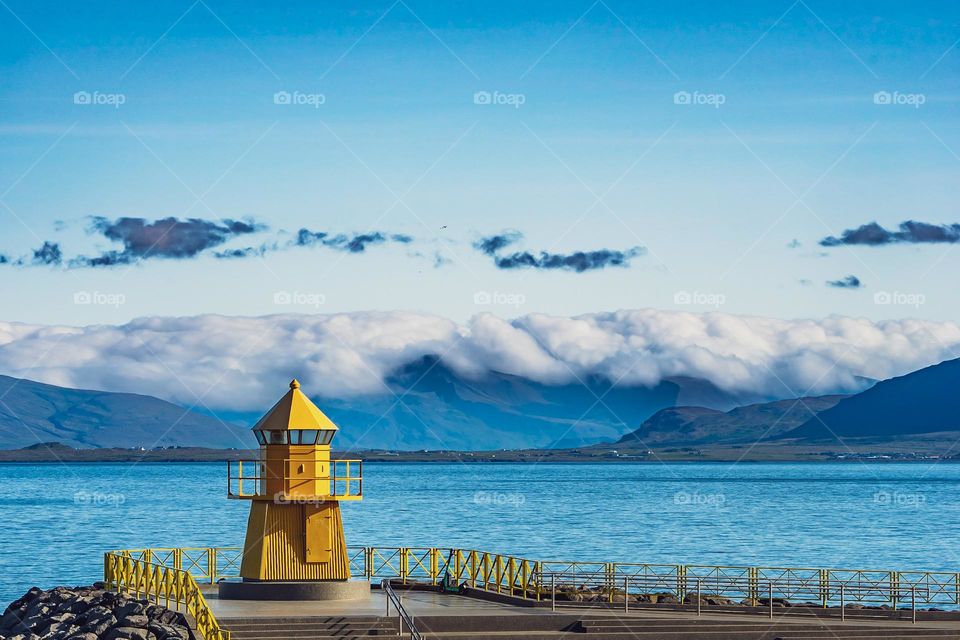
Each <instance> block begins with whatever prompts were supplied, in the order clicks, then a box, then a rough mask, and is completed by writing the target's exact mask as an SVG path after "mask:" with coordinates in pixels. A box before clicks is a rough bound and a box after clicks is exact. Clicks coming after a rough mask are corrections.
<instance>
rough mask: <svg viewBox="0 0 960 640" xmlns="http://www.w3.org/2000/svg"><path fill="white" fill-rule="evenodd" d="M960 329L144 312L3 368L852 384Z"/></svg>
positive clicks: (366, 380)
mask: <svg viewBox="0 0 960 640" xmlns="http://www.w3.org/2000/svg"><path fill="white" fill-rule="evenodd" d="M958 349H960V326H958V325H957V324H955V323H952V322H932V321H924V320H896V321H893V320H891V321H886V322H879V323H874V322H870V321H868V320H865V319H861V318H847V317H840V316H831V317H829V318H825V319H821V320H778V319H770V318H760V317H752V316H735V315H730V314H725V313H704V314H696V313H685V312H673V311H657V310H649V309H648V310H633V311H617V312H610V313H595V314H588V315H583V316H577V317H572V318H570V317H558V316H549V315H544V314H531V315H527V316H523V317H520V318H517V319H515V320H512V321H509V320H503V319H500V318H498V317H495V316H493V315H489V314H481V315H478V316H475V317H474V318H472V319H471V320H470V321H469V322H467V323H465V324H458V323H455V322H452V321H450V320H447V319H445V318H442V317H439V316H433V315H427V314H416V313H407V312H358V313H344V314H332V315H275V316H264V317H257V318H246V317H225V316H217V315H205V316H196V317H187V318H143V319H138V320H135V321H133V322H130V323H128V324H125V325H120V326H111V325H96V326H90V327H80V328H78V327H63V326H38V325H28V324H20V323H0V373H4V374H7V375H12V376H17V377H24V378H30V379H33V380H38V381H41V382H48V383H51V384H57V385H62V386H67V387H79V388H94V389H105V390H110V391H130V392H139V393H146V394H150V395H156V396H159V397H162V398H165V399H168V400H172V401H174V402H177V403H179V404H182V405H185V406H193V405H195V404H198V406H207V407H209V408H211V409H215V410H235V411H257V410H262V409H265V408H267V407H268V406H270V404H271V403H272V402H273V401H275V400H276V398H277V397H278V396H279V394H281V393H282V392H283V391H284V389H285V388H286V383H287V381H288V380H289V379H290V378H292V377H297V378H299V379H300V380H301V382H302V383H303V384H304V388H305V389H306V390H307V391H309V392H310V393H311V394H317V395H323V396H331V397H337V396H353V395H361V394H381V393H387V391H386V389H385V388H384V385H383V380H384V377H385V376H387V375H388V374H389V373H390V372H391V371H393V370H394V369H396V368H397V367H399V366H401V365H403V364H406V363H409V362H411V361H413V360H416V359H419V358H420V357H422V356H424V355H431V354H436V355H439V356H440V357H441V358H442V360H443V362H444V363H445V364H446V365H447V366H449V367H451V368H453V369H454V370H455V371H457V372H458V373H459V374H460V375H463V376H465V377H474V378H475V377H477V376H482V375H483V374H484V373H485V372H487V371H489V370H497V371H501V372H505V373H509V374H514V375H518V376H523V377H526V378H529V379H533V380H536V381H539V382H543V383H548V384H561V383H568V382H575V381H576V380H577V379H578V378H579V379H581V380H582V379H585V378H586V377H587V376H590V375H600V376H604V377H607V378H609V379H611V380H614V381H619V384H622V385H654V384H656V383H657V382H659V381H660V380H661V379H662V378H664V377H667V376H692V377H695V378H701V379H705V380H709V381H710V382H712V383H713V384H715V385H717V386H718V387H720V388H722V389H725V390H728V391H736V392H751V393H759V394H764V395H768V396H773V397H791V396H797V395H804V394H824V393H834V392H852V391H857V390H859V389H861V388H862V387H863V380H862V378H863V377H867V378H876V379H883V378H889V377H891V376H894V375H901V374H904V373H908V372H910V371H913V370H915V369H918V368H921V367H924V366H927V365H931V364H934V363H937V362H940V361H942V360H946V359H950V358H953V357H955V355H954V354H955V353H956V352H957V350H958Z"/></svg>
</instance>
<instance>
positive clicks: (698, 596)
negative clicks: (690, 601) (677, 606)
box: [697, 578, 702, 616]
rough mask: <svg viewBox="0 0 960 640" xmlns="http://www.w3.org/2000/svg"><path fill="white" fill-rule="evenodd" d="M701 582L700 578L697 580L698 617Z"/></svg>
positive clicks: (698, 612)
mask: <svg viewBox="0 0 960 640" xmlns="http://www.w3.org/2000/svg"><path fill="white" fill-rule="evenodd" d="M701 582H702V581H701V580H700V578H697V615H698V616H699V615H700V588H701V587H700V583H701Z"/></svg>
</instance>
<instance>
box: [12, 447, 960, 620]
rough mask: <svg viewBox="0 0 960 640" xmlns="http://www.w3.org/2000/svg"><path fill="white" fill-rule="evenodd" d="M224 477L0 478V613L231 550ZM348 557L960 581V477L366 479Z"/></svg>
mask: <svg viewBox="0 0 960 640" xmlns="http://www.w3.org/2000/svg"><path fill="white" fill-rule="evenodd" d="M225 467H226V465H225V464H222V463H211V464H146V463H141V464H66V465H61V464H0V477H2V478H3V482H2V483H0V520H2V524H0V526H2V533H0V600H2V601H3V602H8V601H10V600H12V599H13V598H15V597H17V596H19V595H20V594H21V593H22V592H23V591H25V590H26V589H27V588H28V587H30V586H31V585H39V586H43V587H49V586H53V585H56V584H65V583H72V584H79V583H89V582H92V581H94V580H97V579H99V578H100V577H101V576H102V566H103V565H102V553H103V551H105V550H109V549H118V548H139V547H145V546H153V547H164V546H166V547H169V546H201V547H204V546H239V545H241V544H242V543H243V534H244V529H245V526H246V516H247V510H248V508H249V503H247V502H245V501H234V500H227V499H226V497H225V494H226V488H225V475H226V474H225ZM364 475H365V482H364V491H365V498H364V500H363V502H360V503H353V504H349V503H348V504H345V505H344V521H345V527H346V532H347V542H348V544H351V545H383V546H401V545H403V546H411V547H413V546H461V547H465V548H478V549H484V550H490V551H498V552H504V553H513V554H517V555H525V556H527V557H531V558H537V559H573V558H577V559H584V560H598V561H613V560H622V561H634V562H652V563H688V564H724V565H744V564H753V565H768V566H769V565H776V566H799V567H819V566H824V567H837V568H848V567H849V568H870V569H927V570H950V571H956V570H960V553H958V550H960V545H957V544H956V541H955V536H956V533H957V531H960V493H958V488H960V464H951V463H940V464H931V463H916V464H882V463H876V464H866V463H855V462H854V463H845V464H837V463H833V464H830V463H823V464H820V463H805V464H788V463H771V464H767V463H763V464H760V463H741V464H738V465H731V464H719V463H717V464H690V463H677V464H665V465H661V464H657V465H651V464H608V465H584V464H540V465H517V464H472V465H466V464H374V463H370V464H367V465H364Z"/></svg>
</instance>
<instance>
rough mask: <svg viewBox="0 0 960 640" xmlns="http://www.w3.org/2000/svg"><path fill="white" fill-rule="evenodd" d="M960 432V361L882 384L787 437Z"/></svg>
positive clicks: (815, 437)
mask: <svg viewBox="0 0 960 640" xmlns="http://www.w3.org/2000/svg"><path fill="white" fill-rule="evenodd" d="M946 431H952V432H960V359H957V360H947V361H945V362H941V363H940V364H936V365H933V366H931V367H927V368H925V369H920V370H919V371H914V372H913V373H908V374H907V375H905V376H900V377H898V378H891V379H889V380H884V381H883V382H878V383H877V384H876V385H875V386H873V387H872V388H870V389H867V390H866V391H863V392H861V393H858V394H857V395H854V396H850V397H849V398H847V399H845V400H842V401H841V402H838V403H837V404H836V406H834V407H832V408H830V409H827V410H825V411H823V412H821V413H819V414H818V416H817V418H816V419H810V420H806V421H804V423H803V424H801V425H798V426H797V428H796V429H793V430H792V431H790V432H788V433H785V434H783V437H785V438H796V439H801V440H836V437H837V436H839V437H841V438H884V439H889V438H900V437H906V436H915V435H917V434H924V433H937V432H946Z"/></svg>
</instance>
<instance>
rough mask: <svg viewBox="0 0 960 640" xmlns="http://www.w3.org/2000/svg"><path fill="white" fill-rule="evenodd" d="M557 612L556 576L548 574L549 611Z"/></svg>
mask: <svg viewBox="0 0 960 640" xmlns="http://www.w3.org/2000/svg"><path fill="white" fill-rule="evenodd" d="M556 610H557V574H555V573H551V574H550V611H556Z"/></svg>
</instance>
